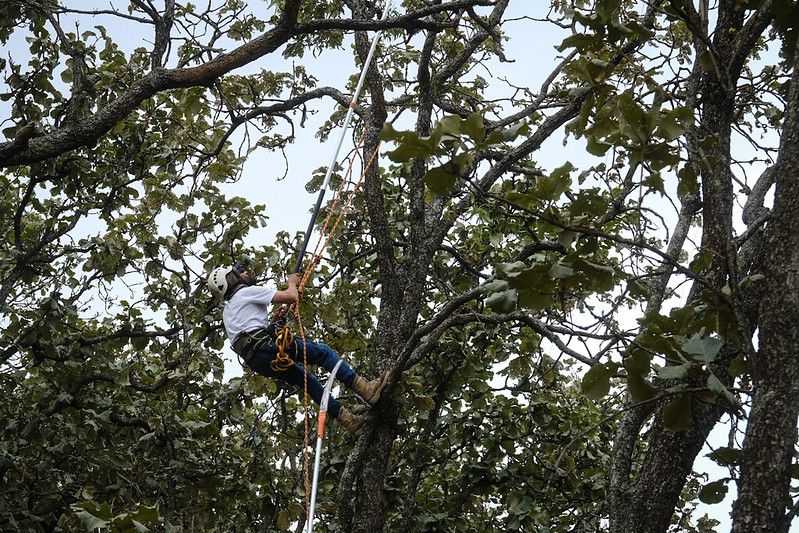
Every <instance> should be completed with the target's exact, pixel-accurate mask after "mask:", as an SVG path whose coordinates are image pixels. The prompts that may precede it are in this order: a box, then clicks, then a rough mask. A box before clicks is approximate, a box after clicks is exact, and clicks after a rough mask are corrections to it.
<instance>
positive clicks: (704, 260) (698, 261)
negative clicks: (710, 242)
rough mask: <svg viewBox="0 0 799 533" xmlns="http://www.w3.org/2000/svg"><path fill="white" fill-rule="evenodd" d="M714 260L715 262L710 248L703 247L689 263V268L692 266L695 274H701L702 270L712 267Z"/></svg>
mask: <svg viewBox="0 0 799 533" xmlns="http://www.w3.org/2000/svg"><path fill="white" fill-rule="evenodd" d="M712 262H713V254H712V253H711V252H710V251H709V250H707V249H703V250H700V251H699V253H697V254H696V255H695V256H694V259H693V261H691V263H690V264H689V265H688V268H690V269H691V272H693V273H695V274H701V273H702V272H704V271H705V270H707V269H708V268H710V265H711V263H712Z"/></svg>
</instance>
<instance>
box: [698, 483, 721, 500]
mask: <svg viewBox="0 0 799 533" xmlns="http://www.w3.org/2000/svg"><path fill="white" fill-rule="evenodd" d="M725 496H727V478H724V479H719V480H718V481H713V482H712V483H708V484H707V485H705V486H704V487H702V490H700V491H699V499H700V500H701V501H702V503H707V504H714V503H721V502H722V501H724V497H725Z"/></svg>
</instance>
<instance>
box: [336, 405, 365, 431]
mask: <svg viewBox="0 0 799 533" xmlns="http://www.w3.org/2000/svg"><path fill="white" fill-rule="evenodd" d="M336 420H338V423H339V424H341V425H342V426H344V428H346V430H347V431H349V432H350V434H351V435H352V436H353V437H357V436H358V435H359V434H360V433H361V425H362V424H363V417H362V416H360V415H354V414H352V412H350V411H348V410H347V408H346V407H342V408H341V410H340V411H339V412H338V418H337V419H336Z"/></svg>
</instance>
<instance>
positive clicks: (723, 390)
mask: <svg viewBox="0 0 799 533" xmlns="http://www.w3.org/2000/svg"><path fill="white" fill-rule="evenodd" d="M707 388H708V389H710V390H711V391H713V392H715V393H717V394H721V395H723V396H724V398H725V399H726V400H727V401H728V402H730V404H731V405H733V406H734V407H740V406H739V404H738V399H737V398H736V397H735V395H734V394H733V393H732V392H730V389H728V388H727V386H726V385H724V383H722V382H721V380H719V378H717V377H716V375H715V374H712V373H711V374H710V375H709V376H708V377H707Z"/></svg>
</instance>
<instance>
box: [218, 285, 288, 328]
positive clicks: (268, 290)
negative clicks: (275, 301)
mask: <svg viewBox="0 0 799 533" xmlns="http://www.w3.org/2000/svg"><path fill="white" fill-rule="evenodd" d="M276 292H277V289H275V288H274V287H259V286H257V285H253V286H252V287H244V288H243V289H239V290H238V291H237V292H236V294H234V295H233V298H231V299H230V300H228V302H227V303H226V304H225V310H224V311H223V312H222V321H223V322H224V323H225V331H226V332H227V337H228V339H230V342H233V341H235V340H236V336H237V335H238V334H239V333H241V332H242V331H252V330H254V329H258V328H264V327H266V326H267V325H269V309H270V307H271V306H272V298H274V297H275V293H276Z"/></svg>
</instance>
